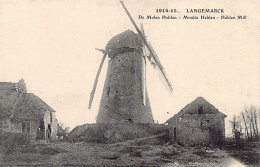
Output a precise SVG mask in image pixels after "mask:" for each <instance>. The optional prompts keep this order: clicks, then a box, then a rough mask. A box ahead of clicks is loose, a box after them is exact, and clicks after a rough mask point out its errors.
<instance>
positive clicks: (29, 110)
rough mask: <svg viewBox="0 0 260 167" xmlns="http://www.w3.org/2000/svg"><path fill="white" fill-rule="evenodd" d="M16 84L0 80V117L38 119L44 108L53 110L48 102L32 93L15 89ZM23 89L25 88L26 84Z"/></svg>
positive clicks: (41, 115)
mask: <svg viewBox="0 0 260 167" xmlns="http://www.w3.org/2000/svg"><path fill="white" fill-rule="evenodd" d="M19 83H20V81H19ZM17 84H18V83H11V82H0V117H1V118H12V119H24V120H29V119H36V120H39V119H42V117H43V114H44V112H45V111H46V110H49V111H51V112H55V111H54V110H53V109H52V108H51V107H50V106H49V105H48V104H46V103H45V102H44V101H43V100H42V99H41V98H39V97H38V96H36V95H34V94H33V93H24V92H20V91H18V90H17V89H15V88H17ZM24 84H25V83H24ZM23 89H26V86H24V88H23Z"/></svg>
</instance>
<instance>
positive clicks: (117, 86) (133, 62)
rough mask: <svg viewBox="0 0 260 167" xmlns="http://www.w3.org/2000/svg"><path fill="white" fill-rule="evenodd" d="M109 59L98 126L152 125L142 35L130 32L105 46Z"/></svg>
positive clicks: (114, 38)
mask: <svg viewBox="0 0 260 167" xmlns="http://www.w3.org/2000/svg"><path fill="white" fill-rule="evenodd" d="M106 51H107V53H106V54H107V55H108V57H109V62H108V69H107V75H106V80H105V84H104V88H103V93H102V98H101V102H100V107H99V111H98V116H97V123H125V122H133V123H153V122H154V121H153V116H152V112H151V107H150V102H149V98H148V94H147V91H146V86H145V84H146V83H145V66H146V62H145V56H144V54H143V43H142V40H141V38H140V37H139V35H137V34H135V33H134V32H132V31H130V30H127V31H125V32H123V33H121V34H119V35H117V36H115V37H113V38H112V39H111V40H110V41H109V42H108V44H107V46H106Z"/></svg>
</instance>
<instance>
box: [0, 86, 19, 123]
mask: <svg viewBox="0 0 260 167" xmlns="http://www.w3.org/2000/svg"><path fill="white" fill-rule="evenodd" d="M13 87H14V83H11V82H0V117H2V118H4V117H10V113H11V111H12V109H13V106H14V104H15V101H16V100H17V98H18V92H17V91H15V90H13Z"/></svg>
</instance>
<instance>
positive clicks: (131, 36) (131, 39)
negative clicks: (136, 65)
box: [106, 30, 142, 50]
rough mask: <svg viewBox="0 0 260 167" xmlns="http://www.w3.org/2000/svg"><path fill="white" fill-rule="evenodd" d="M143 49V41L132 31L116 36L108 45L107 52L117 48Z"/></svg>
mask: <svg viewBox="0 0 260 167" xmlns="http://www.w3.org/2000/svg"><path fill="white" fill-rule="evenodd" d="M136 47H142V40H141V38H140V37H139V35H137V34H135V33H134V32H133V31H131V30H126V31H124V32H122V33H120V34H118V35H116V36H114V37H113V38H112V39H111V40H110V41H109V42H108V43H107V45H106V50H109V49H115V48H136Z"/></svg>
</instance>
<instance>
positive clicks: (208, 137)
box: [166, 97, 226, 146]
mask: <svg viewBox="0 0 260 167" xmlns="http://www.w3.org/2000/svg"><path fill="white" fill-rule="evenodd" d="M225 117H226V115H225V114H223V113H221V112H219V111H218V109H217V108H215V107H214V106H213V105H212V104H210V103H209V102H208V101H206V100H205V99H204V98H203V97H198V98H196V99H195V100H194V101H192V102H191V103H189V104H188V105H186V106H185V107H184V108H183V109H182V110H181V111H180V112H178V113H177V114H175V115H174V116H173V117H171V118H170V119H169V120H167V121H166V123H168V126H169V128H170V139H171V141H172V142H177V143H179V144H181V145H184V146H192V145H198V144H205V145H212V144H214V145H216V144H220V143H222V142H223V141H224V140H225Z"/></svg>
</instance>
